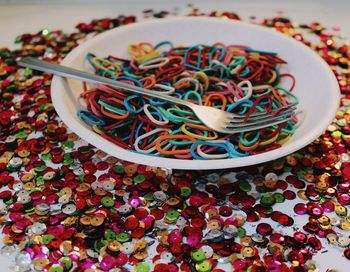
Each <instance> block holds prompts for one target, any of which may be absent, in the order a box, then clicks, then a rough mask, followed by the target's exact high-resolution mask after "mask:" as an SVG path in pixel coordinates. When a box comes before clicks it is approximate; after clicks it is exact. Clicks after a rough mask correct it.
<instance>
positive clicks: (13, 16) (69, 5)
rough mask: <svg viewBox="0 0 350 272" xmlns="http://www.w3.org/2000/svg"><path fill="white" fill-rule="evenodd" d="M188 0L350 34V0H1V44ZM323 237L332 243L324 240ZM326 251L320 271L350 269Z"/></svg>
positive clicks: (8, 260) (9, 264)
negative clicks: (19, 36)
mask: <svg viewBox="0 0 350 272" xmlns="http://www.w3.org/2000/svg"><path fill="white" fill-rule="evenodd" d="M189 2H190V3H192V5H193V6H194V7H197V8H199V9H200V10H201V11H203V12H209V11H212V10H217V11H232V12H236V13H237V14H239V15H240V16H241V17H242V18H243V19H248V18H249V16H251V15H254V16H256V17H257V18H265V17H273V16H285V17H289V18H292V19H293V20H295V21H296V22H305V23H310V22H320V23H322V24H323V25H324V26H327V27H329V28H330V29H331V28H332V27H340V29H341V31H340V33H342V34H344V35H346V36H348V37H350V16H349V12H350V1H347V0H339V1H328V0H309V1H302V0H293V1H282V0H265V1H261V0H242V1H233V0H231V1H207V0H205V1H188V0H186V1H183V0H177V1H164V0H149V1H142V0H119V1H118V0H115V1H112V0H99V1H97V0H96V1H92V0H75V1H74V0H61V1H60V0H57V1H56V0H51V1H50V0H46V1H44V0H36V1H30V0H22V1H18V0H17V1H13V0H2V1H1V0H0V48H1V47H9V48H15V45H14V44H13V41H14V39H15V37H16V36H17V35H19V34H23V33H26V32H30V33H34V32H37V31H39V30H41V29H44V28H47V29H50V30H56V29H62V30H64V31H67V32H69V31H75V30H74V27H75V25H76V24H77V23H79V22H89V21H90V20H91V19H95V18H102V17H116V16H118V15H119V14H124V15H137V16H141V15H142V11H143V10H145V9H154V10H156V11H161V10H168V11H175V10H177V11H178V13H179V14H183V15H184V14H187V13H188V12H189V11H191V9H192V8H190V7H188V3H189ZM299 202H300V200H299ZM289 203H290V204H292V203H291V202H289ZM296 203H297V202H296ZM289 208H290V209H287V208H286V207H284V208H283V209H284V210H283V211H284V212H285V213H287V214H293V211H292V209H293V206H290V207H289ZM276 209H277V207H276ZM294 219H295V220H296V221H297V222H298V223H300V226H302V225H304V224H305V223H303V222H305V221H306V219H307V217H306V216H305V217H302V216H299V217H296V218H294ZM322 242H323V244H326V243H327V242H326V241H325V240H324V239H322ZM327 250H328V251H327V252H325V253H319V254H317V255H316V256H315V257H314V260H316V263H317V265H318V267H320V271H326V270H327V269H330V268H334V269H337V271H344V272H346V271H349V268H348V267H350V261H348V260H346V259H345V258H344V256H342V251H341V250H340V249H339V248H333V247H327ZM13 260H14V255H10V257H6V256H0V262H1V268H0V271H1V272H6V271H14V270H13V263H14V262H13ZM227 271H228V270H227Z"/></svg>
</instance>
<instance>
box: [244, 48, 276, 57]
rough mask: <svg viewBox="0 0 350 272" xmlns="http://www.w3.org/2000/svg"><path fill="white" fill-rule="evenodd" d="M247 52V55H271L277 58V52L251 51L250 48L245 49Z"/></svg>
mask: <svg viewBox="0 0 350 272" xmlns="http://www.w3.org/2000/svg"><path fill="white" fill-rule="evenodd" d="M244 51H245V52H247V53H259V54H264V55H271V56H277V53H276V52H269V51H263V50H255V49H250V48H245V49H244Z"/></svg>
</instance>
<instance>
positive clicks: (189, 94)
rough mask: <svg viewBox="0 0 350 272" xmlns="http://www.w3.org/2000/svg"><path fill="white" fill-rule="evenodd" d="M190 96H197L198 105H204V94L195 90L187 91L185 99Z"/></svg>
mask: <svg viewBox="0 0 350 272" xmlns="http://www.w3.org/2000/svg"><path fill="white" fill-rule="evenodd" d="M190 96H194V97H195V101H196V102H197V104H198V105H202V96H201V95H200V94H199V93H198V92H195V91H188V92H186V93H185V95H184V97H183V98H184V99H185V100H189V98H190Z"/></svg>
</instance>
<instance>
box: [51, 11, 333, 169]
mask: <svg viewBox="0 0 350 272" xmlns="http://www.w3.org/2000/svg"><path fill="white" fill-rule="evenodd" d="M164 21H165V22H169V23H178V22H182V23H184V22H201V23H203V22H207V23H208V22H213V23H219V22H220V23H228V24H238V25H243V26H245V27H249V28H255V29H258V31H263V32H266V33H267V34H268V35H274V36H278V38H280V39H285V40H288V42H290V43H293V45H294V46H296V47H297V48H300V50H301V52H303V53H305V54H308V55H309V56H310V57H311V58H313V59H314V60H315V61H318V62H319V65H320V66H322V68H323V69H324V70H325V71H327V72H325V74H327V78H325V77H324V78H323V80H325V81H327V82H329V84H330V86H331V89H332V95H331V96H330V97H329V103H330V107H329V108H328V109H326V110H327V115H326V116H327V118H323V119H321V120H319V122H318V124H317V127H315V129H313V130H311V131H310V132H309V133H308V134H307V135H306V137H302V138H299V139H296V140H295V142H293V144H292V145H284V146H282V147H280V148H278V149H275V150H271V151H267V152H264V153H261V154H257V155H251V156H247V157H239V158H229V159H214V160H183V159H175V158H164V157H156V156H150V155H146V154H140V153H136V152H133V151H130V150H126V149H123V148H121V147H119V146H117V145H115V144H113V143H111V142H109V141H108V140H106V139H104V138H102V137H101V136H99V135H98V134H96V133H95V132H93V131H92V130H91V129H88V128H87V127H85V126H84V125H83V123H82V121H81V122H77V121H75V120H74V119H73V118H71V115H70V114H69V111H65V110H64V107H65V105H64V101H62V100H63V99H61V98H62V97H63V96H64V95H62V94H61V92H62V91H63V90H62V89H65V87H68V85H67V81H66V80H65V79H63V78H60V77H58V76H54V77H53V80H52V83H51V97H52V103H53V105H54V107H55V109H56V112H57V114H58V115H59V117H60V118H61V120H62V121H63V122H64V123H65V124H66V125H67V126H68V127H69V128H71V130H72V131H73V132H74V133H76V134H77V135H78V136H79V137H80V138H82V139H84V140H85V141H87V142H88V143H91V144H92V145H94V146H95V147H97V148H99V149H101V150H103V151H105V152H106V153H107V154H110V155H112V156H115V157H117V158H120V159H123V160H126V161H130V162H134V163H139V164H147V165H150V166H157V167H165V168H174V169H188V170H190V169H193V170H194V169H197V170H199V169H224V168H235V167H243V166H249V165H256V164H260V163H263V162H267V161H271V160H275V159H278V158H280V157H283V156H286V155H288V154H291V153H293V152H295V151H297V150H299V149H301V148H303V147H305V146H306V145H308V144H310V143H311V142H312V141H314V140H315V139H316V138H317V137H319V136H320V135H321V134H322V133H323V132H324V131H325V130H326V128H327V126H328V125H329V124H330V123H331V122H332V120H333V118H334V116H335V113H336V111H337V110H338V108H339V102H340V89H339V85H338V82H337V80H336V78H335V76H334V74H333V72H332V71H331V69H330V67H329V66H328V64H327V63H326V62H325V61H324V60H323V59H322V58H321V57H320V56H319V55H318V54H316V52H314V51H313V50H312V49H310V48H309V47H307V46H306V45H304V44H303V43H301V42H298V41H296V40H294V39H293V38H291V37H289V36H287V35H285V34H282V33H280V32H278V31H277V30H275V29H272V28H268V27H265V26H260V25H256V24H252V23H249V22H242V21H238V20H227V19H222V18H211V17H197V16H195V17H192V16H184V17H182V16H178V17H174V18H161V19H150V20H147V21H141V22H137V23H132V24H128V25H123V26H120V27H117V28H114V29H111V30H108V31H105V32H103V33H101V34H98V35H96V36H95V37H93V38H91V39H89V40H87V41H85V42H83V43H81V44H80V45H79V46H78V47H76V48H74V49H73V50H72V51H71V52H70V53H69V54H68V55H67V56H66V57H65V58H64V60H63V61H62V62H61V64H62V65H67V66H70V65H71V64H72V62H74V60H75V58H76V57H77V55H79V54H80V52H81V51H82V50H85V51H86V49H87V48H89V47H90V45H91V44H94V43H96V42H98V41H100V40H104V39H106V38H107V37H109V36H110V35H113V34H114V32H119V31H127V30H129V29H134V28H138V27H139V26H140V25H141V24H142V25H143V26H152V25H154V24H162V23H163V22H164ZM77 126H78V128H79V129H78V128H77ZM72 128H74V129H72ZM111 144H112V145H113V146H114V147H113V150H112V151H111V150H110V149H109V148H110V147H109V146H110V145H111Z"/></svg>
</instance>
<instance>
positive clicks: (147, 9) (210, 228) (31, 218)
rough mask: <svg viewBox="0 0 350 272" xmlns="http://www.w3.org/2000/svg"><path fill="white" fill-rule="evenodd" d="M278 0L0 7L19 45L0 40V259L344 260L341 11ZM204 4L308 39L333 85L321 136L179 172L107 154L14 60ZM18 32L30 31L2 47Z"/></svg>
mask: <svg viewBox="0 0 350 272" xmlns="http://www.w3.org/2000/svg"><path fill="white" fill-rule="evenodd" d="M276 3H277V2H275V1H270V2H267V3H266V4H264V5H262V4H259V3H258V2H256V1H251V2H248V3H246V4H240V3H238V2H237V3H235V4H234V3H229V2H228V1H222V2H221V5H220V9H219V8H218V7H214V6H213V4H210V3H209V2H201V3H195V4H193V6H188V5H187V3H186V2H181V1H180V2H178V3H177V4H176V5H175V4H165V3H162V2H158V1H153V2H152V3H147V4H146V3H143V2H142V1H140V2H138V1H134V2H131V3H126V2H123V1H119V2H113V3H112V4H111V2H108V3H107V2H104V3H102V4H100V5H99V6H97V5H96V4H93V2H92V1H88V5H90V6H84V5H82V4H73V5H71V6H70V7H69V9H68V8H67V6H66V7H62V6H59V5H57V6H56V4H55V3H53V4H47V5H44V4H41V3H39V2H37V3H36V4H33V5H31V6H29V7H28V6H27V7H25V6H23V5H22V6H21V5H18V6H11V5H9V6H6V5H5V6H1V7H0V14H1V15H2V16H1V17H2V19H1V22H2V24H1V26H0V29H1V30H6V29H8V27H9V26H11V29H12V31H8V30H6V32H4V31H1V32H2V33H5V34H4V35H3V37H2V38H1V39H0V41H1V46H0V47H2V46H7V47H10V48H19V49H18V50H14V51H9V50H7V49H0V87H1V89H0V92H1V97H0V99H1V105H0V117H1V118H0V182H1V184H2V188H1V192H0V198H1V201H2V202H1V215H2V217H1V224H2V225H3V226H4V228H3V233H4V235H3V237H4V240H3V247H2V249H1V252H2V253H3V255H2V256H1V260H2V261H3V266H2V269H1V271H14V270H15V269H17V270H18V271H26V270H28V269H29V268H31V269H33V270H34V271H42V270H47V271H73V270H74V269H77V271H84V270H85V271H99V270H98V269H100V270H102V271H120V270H118V269H121V270H124V271H154V270H155V271H178V270H179V269H181V271H191V269H192V270H194V271H214V269H216V271H231V270H232V267H234V269H235V270H236V271H247V270H248V271H269V270H270V271H288V268H287V267H289V269H291V271H306V269H309V271H317V270H316V269H317V268H318V269H319V271H326V270H327V269H332V268H334V269H337V271H347V269H346V267H347V266H348V260H347V258H350V250H349V249H348V247H349V243H350V240H349V233H348V230H349V229H350V221H349V218H348V211H347V208H348V205H349V204H350V195H349V186H350V183H349V178H350V171H349V170H350V163H349V162H350V158H349V154H348V153H349V151H348V150H349V149H348V139H349V137H350V127H349V126H348V124H349V122H350V115H349V114H350V101H349V98H348V93H349V91H350V89H349V78H348V76H349V73H350V72H349V55H348V52H349V46H348V44H347V43H346V42H345V41H346V40H344V39H343V38H342V37H341V34H342V33H344V32H345V33H349V32H350V30H349V29H346V28H341V29H342V31H339V26H341V27H342V26H344V27H346V25H345V22H346V17H345V16H344V15H346V12H345V10H346V9H344V10H343V11H342V9H341V8H339V7H338V8H337V9H336V8H335V7H334V6H333V5H332V6H330V5H327V4H325V3H324V2H322V1H319V4H320V5H315V4H314V3H312V2H311V1H310V2H305V3H301V2H300V3H299V2H298V4H297V5H294V4H293V5H292V4H288V3H287V2H283V3H282V4H276ZM322 4H323V5H322ZM338 4H339V6H340V4H343V5H345V7H346V4H344V2H342V1H339V2H338ZM197 7H198V8H199V9H198V10H197V9H195V8H197ZM216 10H219V11H217V12H215V11H216ZM78 11H79V12H78ZM281 11H283V12H284V13H283V12H282V13H281ZM335 12H337V13H335ZM202 13H203V14H205V15H211V16H218V17H225V18H229V19H239V18H240V17H239V16H242V18H244V19H245V20H248V21H254V22H256V23H260V24H263V25H266V26H269V27H275V28H277V29H278V30H279V31H281V32H283V33H286V34H287V35H291V36H293V37H294V38H296V39H298V40H300V41H302V42H305V43H306V44H309V45H310V46H311V47H312V48H313V49H314V50H316V51H318V52H319V54H320V55H321V56H323V57H324V59H325V60H326V61H327V62H328V63H329V64H330V66H331V68H332V69H333V70H334V71H335V73H336V75H337V78H338V80H339V84H340V86H341V89H342V93H343V94H344V98H343V99H342V107H341V108H340V110H339V112H338V113H337V116H336V120H335V122H334V123H333V124H332V125H330V127H329V128H328V130H327V131H326V132H325V134H323V135H322V136H321V137H320V138H319V139H317V140H316V141H315V142H314V143H313V144H311V145H309V146H308V147H306V148H305V149H303V150H301V151H299V152H297V153H295V154H291V155H290V156H288V157H286V158H283V159H281V160H278V161H275V162H271V163H267V164H263V165H261V166H259V168H257V167H249V168H243V169H234V170H227V171H216V172H197V171H191V172H183V171H171V170H167V169H155V168H151V167H147V166H137V165H133V164H129V163H126V162H119V161H117V160H116V159H115V158H112V157H109V156H108V155H107V154H104V153H103V152H100V151H99V150H96V149H95V148H93V147H92V146H89V145H87V144H86V143H85V142H83V141H82V140H80V139H78V138H77V137H76V136H75V135H74V134H73V133H71V131H70V130H69V129H68V128H66V127H65V126H64V124H63V123H62V122H61V121H60V120H59V118H58V117H57V116H56V114H55V111H54V109H53V107H52V105H51V104H50V94H49V88H50V76H48V75H42V74H40V73H33V71H31V70H28V69H26V70H25V69H20V70H18V69H17V67H16V65H15V62H14V61H15V59H16V57H17V56H24V55H32V56H45V57H47V58H51V59H55V60H57V61H59V60H61V59H62V58H63V57H64V56H65V55H66V54H67V53H68V52H69V51H70V50H71V49H72V48H73V47H75V46H76V45H77V44H78V43H79V42H81V41H82V40H83V39H85V38H88V37H91V36H93V35H95V34H96V33H97V32H101V31H104V30H106V29H110V28H113V27H117V26H118V25H122V24H126V23H132V22H134V21H136V20H137V21H140V20H146V19H147V18H154V17H164V16H176V15H178V14H191V15H199V14H202ZM38 14H41V15H42V16H37V15H38ZM62 14H65V15H66V18H67V20H65V22H64V23H62ZM119 14H123V16H119ZM241 14H242V15H241ZM285 14H286V15H288V17H289V18H291V19H293V21H290V20H288V19H287V18H284V17H285V16H286V15H285ZM310 14H311V15H314V16H315V18H312V17H310V16H311V15H310ZM25 15H27V18H26V17H25ZM73 15H74V16H73ZM249 15H256V16H257V17H256V18H255V17H250V16H249ZM106 17H108V18H110V19H108V18H106ZM24 18H25V19H24ZM48 18H50V20H48ZM93 18H106V19H98V20H95V21H92V22H91V21H90V20H91V19H93ZM263 18H265V19H263ZM27 20H29V21H31V24H27V23H26V22H27ZM294 20H295V22H294ZM78 22H83V23H80V24H79V25H77V29H78V30H77V29H75V30H74V29H73V26H75V25H76V23H78ZM315 22H321V23H322V24H319V23H315ZM304 23H305V24H304ZM4 25H5V26H4ZM324 27H327V28H324ZM55 29H63V30H64V31H65V33H68V34H64V33H63V32H60V31H55ZM38 31H40V32H38ZM23 33H29V34H24V35H19V36H18V37H17V39H16V41H17V45H13V44H12V42H11V41H12V40H13V39H14V37H15V36H16V35H15V34H23ZM140 181H142V182H140ZM344 255H345V256H344ZM16 256H17V257H16ZM15 257H16V262H14V261H13V260H14V259H15ZM311 259H312V260H311ZM290 267H292V268H290ZM219 269H222V270H219ZM268 269H269V270H268ZM278 269H279V270H278Z"/></svg>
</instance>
